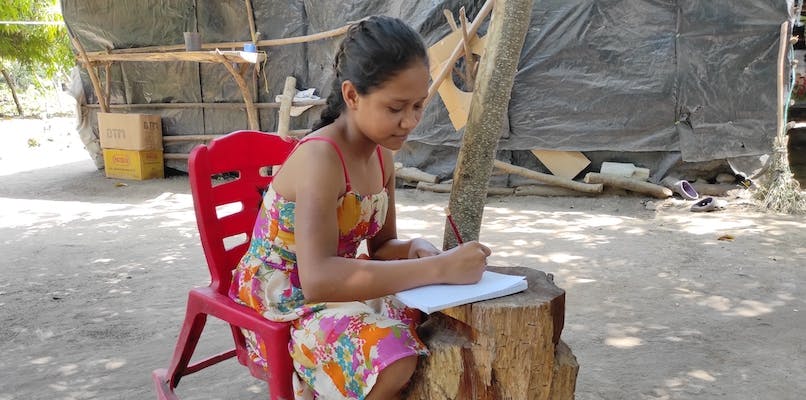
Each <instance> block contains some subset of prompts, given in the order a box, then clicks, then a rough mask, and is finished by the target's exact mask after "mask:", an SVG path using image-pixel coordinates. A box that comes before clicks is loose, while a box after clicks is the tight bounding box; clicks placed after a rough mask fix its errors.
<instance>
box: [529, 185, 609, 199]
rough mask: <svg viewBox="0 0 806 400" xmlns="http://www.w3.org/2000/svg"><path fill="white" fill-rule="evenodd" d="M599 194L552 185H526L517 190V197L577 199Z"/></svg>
mask: <svg viewBox="0 0 806 400" xmlns="http://www.w3.org/2000/svg"><path fill="white" fill-rule="evenodd" d="M597 194H598V193H585V192H578V191H576V190H571V189H567V188H563V187H557V186H550V185H524V186H518V187H516V188H515V195H516V196H544V197H575V196H596V195H597Z"/></svg>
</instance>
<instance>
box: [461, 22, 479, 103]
mask: <svg viewBox="0 0 806 400" xmlns="http://www.w3.org/2000/svg"><path fill="white" fill-rule="evenodd" d="M459 22H461V23H462V28H461V29H462V44H463V45H464V46H465V83H467V86H468V87H471V88H472V87H473V86H474V85H473V83H474V82H475V79H476V74H475V71H474V70H473V66H474V62H473V61H474V58H475V57H473V51H472V50H470V36H468V34H467V14H465V7H464V6H462V8H460V9H459Z"/></svg>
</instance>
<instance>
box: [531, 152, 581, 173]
mask: <svg viewBox="0 0 806 400" xmlns="http://www.w3.org/2000/svg"><path fill="white" fill-rule="evenodd" d="M532 154H534V155H535V157H537V159H538V160H540V162H541V163H542V164H543V165H545V166H546V168H548V170H549V171H551V173H552V174H554V175H557V176H559V177H562V178H567V179H574V177H576V176H577V175H579V173H580V172H582V170H583V169H585V167H587V166H588V165H590V163H591V160H589V159H588V157H586V156H585V155H584V154H582V153H580V152H578V151H557V150H539V149H534V150H532Z"/></svg>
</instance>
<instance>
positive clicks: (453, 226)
mask: <svg viewBox="0 0 806 400" xmlns="http://www.w3.org/2000/svg"><path fill="white" fill-rule="evenodd" d="M445 215H447V217H448V224H450V226H451V230H452V231H453V236H456V241H457V242H458V243H459V244H462V243H464V241H463V240H462V235H460V234H459V228H457V227H456V222H454V221H453V217H452V216H451V209H450V208H449V207H445Z"/></svg>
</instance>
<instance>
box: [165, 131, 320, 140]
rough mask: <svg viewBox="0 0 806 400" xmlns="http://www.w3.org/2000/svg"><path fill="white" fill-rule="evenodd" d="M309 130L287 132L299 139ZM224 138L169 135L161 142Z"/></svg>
mask: <svg viewBox="0 0 806 400" xmlns="http://www.w3.org/2000/svg"><path fill="white" fill-rule="evenodd" d="M310 132H311V130H310V129H293V130H290V131H288V135H289V136H294V137H300V136H305V135H306V134H308V133H310ZM222 136H224V134H221V135H171V136H163V137H162V141H163V143H178V142H206V141H210V140H213V139H215V138H220V137H222Z"/></svg>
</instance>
